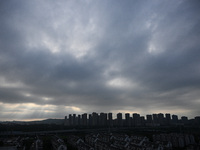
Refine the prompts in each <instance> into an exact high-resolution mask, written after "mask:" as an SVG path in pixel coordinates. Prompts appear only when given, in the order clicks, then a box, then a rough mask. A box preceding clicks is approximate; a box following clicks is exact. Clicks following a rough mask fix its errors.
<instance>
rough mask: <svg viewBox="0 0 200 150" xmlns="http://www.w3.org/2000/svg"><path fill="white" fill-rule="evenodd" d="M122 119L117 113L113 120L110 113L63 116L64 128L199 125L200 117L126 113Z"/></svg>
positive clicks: (120, 114)
mask: <svg viewBox="0 0 200 150" xmlns="http://www.w3.org/2000/svg"><path fill="white" fill-rule="evenodd" d="M124 117H125V118H123V114H122V113H118V114H117V116H116V118H115V119H113V114H112V113H103V112H102V113H100V114H98V113H96V112H93V113H92V114H87V113H84V114H82V115H80V114H79V115H76V114H69V116H65V125H66V126H91V127H92V126H93V127H96V126H99V127H105V126H107V127H113V126H114V127H137V126H165V125H175V124H195V125H199V124H200V116H197V117H195V118H194V119H190V120H188V117H186V116H182V117H181V118H180V119H179V118H178V116H177V115H171V114H169V113H167V114H165V115H164V114H163V113H159V114H148V115H146V118H145V117H144V116H140V114H138V113H133V114H132V115H131V114H130V113H126V114H125V116H124Z"/></svg>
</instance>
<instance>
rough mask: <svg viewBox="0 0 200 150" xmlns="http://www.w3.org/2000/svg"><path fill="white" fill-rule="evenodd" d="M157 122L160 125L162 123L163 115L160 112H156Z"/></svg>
mask: <svg viewBox="0 0 200 150" xmlns="http://www.w3.org/2000/svg"><path fill="white" fill-rule="evenodd" d="M158 122H159V124H160V125H164V115H163V114H162V113H159V114H158Z"/></svg>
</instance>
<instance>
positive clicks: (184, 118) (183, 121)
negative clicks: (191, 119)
mask: <svg viewBox="0 0 200 150" xmlns="http://www.w3.org/2000/svg"><path fill="white" fill-rule="evenodd" d="M181 122H182V123H184V124H187V123H188V117H186V116H182V117H181Z"/></svg>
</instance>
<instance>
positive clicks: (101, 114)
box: [99, 113, 107, 126]
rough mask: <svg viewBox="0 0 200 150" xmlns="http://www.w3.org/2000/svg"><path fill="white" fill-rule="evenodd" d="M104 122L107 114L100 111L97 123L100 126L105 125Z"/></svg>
mask: <svg viewBox="0 0 200 150" xmlns="http://www.w3.org/2000/svg"><path fill="white" fill-rule="evenodd" d="M106 123H107V114H106V113H100V116H99V125H100V126H106Z"/></svg>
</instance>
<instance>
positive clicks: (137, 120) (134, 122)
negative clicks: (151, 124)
mask: <svg viewBox="0 0 200 150" xmlns="http://www.w3.org/2000/svg"><path fill="white" fill-rule="evenodd" d="M140 124H141V121H140V114H137V113H133V119H132V125H133V126H139V125H140Z"/></svg>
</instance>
